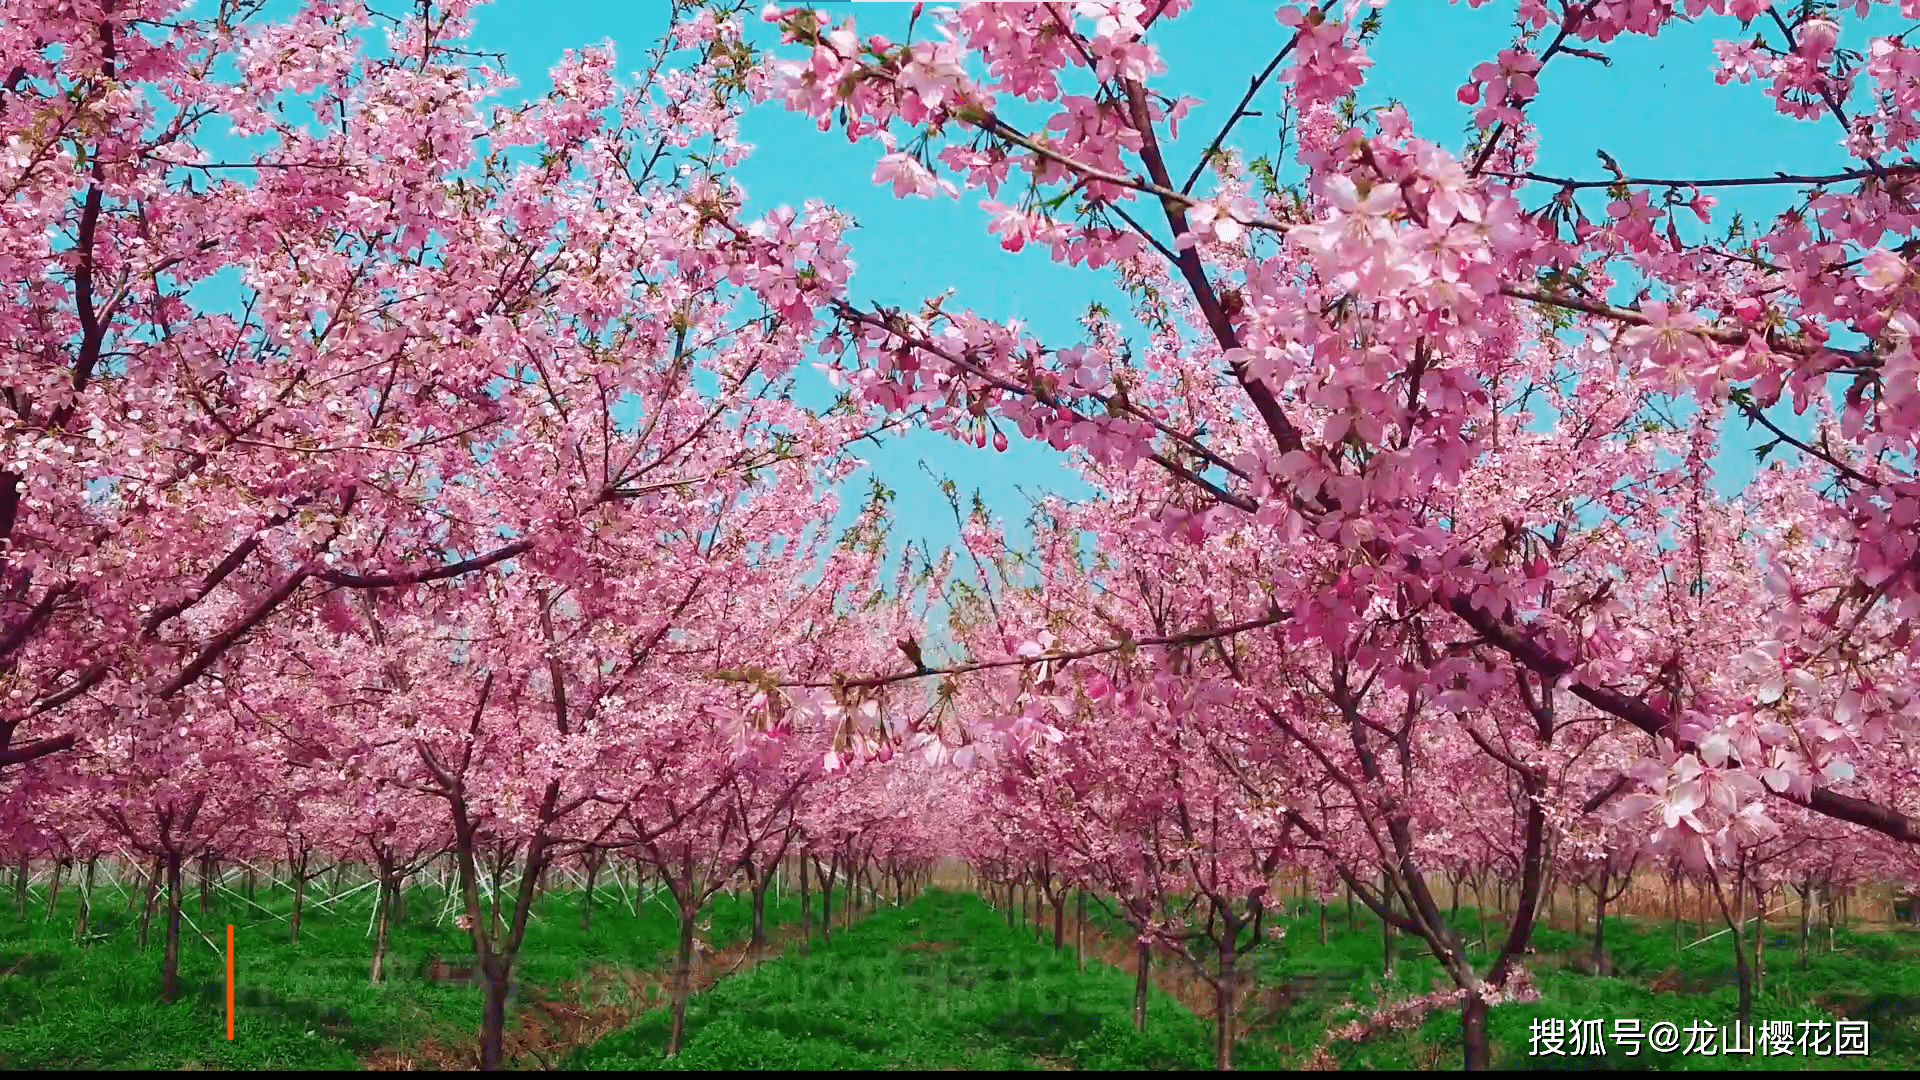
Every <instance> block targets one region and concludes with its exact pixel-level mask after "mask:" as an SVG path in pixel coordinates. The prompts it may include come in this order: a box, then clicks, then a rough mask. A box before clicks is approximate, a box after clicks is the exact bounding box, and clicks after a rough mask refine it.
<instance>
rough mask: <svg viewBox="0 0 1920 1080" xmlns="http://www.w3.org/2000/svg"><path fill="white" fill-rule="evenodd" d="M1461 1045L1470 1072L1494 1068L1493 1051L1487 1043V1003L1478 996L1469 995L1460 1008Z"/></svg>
mask: <svg viewBox="0 0 1920 1080" xmlns="http://www.w3.org/2000/svg"><path fill="white" fill-rule="evenodd" d="M1460 1044H1461V1047H1462V1049H1463V1050H1464V1051H1465V1057H1466V1062H1465V1064H1466V1070H1467V1071H1468V1072H1484V1071H1485V1070H1487V1069H1490V1068H1492V1067H1493V1049H1492V1046H1491V1045H1490V1044H1489V1043H1488V1042H1487V1002H1486V999H1485V998H1482V997H1481V996H1480V995H1478V994H1474V993H1468V994H1467V996H1466V1000H1465V1001H1464V1002H1463V1003H1462V1004H1461V1006H1460Z"/></svg>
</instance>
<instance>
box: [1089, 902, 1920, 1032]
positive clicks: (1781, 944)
mask: <svg viewBox="0 0 1920 1080" xmlns="http://www.w3.org/2000/svg"><path fill="white" fill-rule="evenodd" d="M1093 911H1094V912H1095V913H1097V914H1096V916H1095V917H1094V919H1093V921H1094V922H1095V923H1096V924H1098V925H1100V926H1101V928H1102V929H1103V930H1106V931H1107V932H1112V933H1119V934H1129V933H1130V932H1128V931H1126V930H1125V929H1124V924H1121V923H1119V922H1118V921H1117V920H1114V919H1112V918H1111V916H1109V915H1108V914H1106V913H1105V912H1101V911H1100V909H1099V908H1098V907H1097V906H1096V907H1095V908H1094V909H1093ZM1455 918H1456V925H1457V926H1458V928H1459V929H1460V931H1461V933H1462V935H1463V937H1465V938H1467V939H1468V940H1469V941H1471V940H1472V939H1474V938H1476V937H1477V936H1478V934H1479V929H1478V924H1477V923H1476V921H1475V919H1474V916H1473V912H1472V910H1471V909H1466V910H1463V911H1461V912H1460V913H1459V914H1458V915H1457V916H1456V917H1455ZM1279 921H1280V922H1281V924H1282V925H1283V926H1284V927H1285V929H1286V936H1285V938H1284V940H1283V941H1282V942H1280V943H1270V944H1267V945H1263V946H1262V947H1261V948H1260V949H1258V950H1257V951H1255V952H1254V953H1253V954H1252V955H1251V956H1250V957H1248V958H1245V959H1244V960H1243V965H1245V966H1247V967H1250V968H1251V969H1252V971H1253V972H1254V975H1253V978H1254V981H1255V986H1256V988H1257V989H1256V992H1255V995H1254V997H1253V1000H1252V1002H1251V1003H1250V1004H1249V1005H1247V1006H1246V1007H1245V1008H1244V1009H1243V1013H1242V1023H1243V1025H1245V1026H1246V1027H1247V1028H1249V1029H1250V1031H1249V1034H1248V1040H1249V1041H1250V1042H1253V1043H1255V1044H1259V1045H1261V1046H1264V1047H1266V1048H1267V1049H1269V1050H1270V1052H1272V1053H1274V1054H1276V1055H1277V1056H1279V1058H1280V1059H1281V1060H1282V1061H1284V1062H1286V1063H1287V1064H1289V1065H1297V1064H1299V1063H1300V1062H1301V1061H1302V1060H1303V1059H1304V1057H1305V1056H1306V1054H1307V1053H1308V1052H1309V1051H1310V1050H1311V1049H1312V1048H1313V1047H1314V1046H1315V1045H1317V1044H1318V1043H1319V1042H1320V1041H1321V1039H1322V1038H1323V1036H1324V1033H1325V1032H1326V1031H1327V1030H1328V1028H1329V1027H1330V1026H1338V1025H1339V1024H1341V1023H1344V1022H1345V1021H1347V1020H1349V1019H1352V1018H1354V1017H1355V1016H1357V1015H1358V1014H1357V1013H1356V1012H1355V1011H1354V1010H1352V1009H1347V1008H1342V1006H1344V1005H1347V1004H1348V1003H1353V1004H1355V1005H1358V1006H1361V1007H1363V1008H1370V1007H1372V1006H1373V1005H1375V1004H1376V1003H1379V1002H1381V1001H1383V1000H1396V999H1404V998H1407V997H1411V996H1414V995H1417V994H1422V993H1426V992H1427V991H1429V990H1433V989H1436V988H1438V987H1440V986H1441V985H1443V984H1445V983H1446V980H1445V979H1444V977H1443V975H1442V973H1441V970H1440V966H1439V964H1438V963H1437V962H1436V961H1434V960H1433V958H1432V956H1431V955H1430V954H1428V952H1427V950H1426V947H1425V944H1424V943H1423V942H1421V941H1420V940H1419V939H1417V938H1413V937H1409V936H1407V935H1405V934H1399V935H1396V938H1395V943H1394V953H1395V963H1394V972H1393V975H1392V977H1391V978H1387V977H1385V975H1384V972H1383V963H1382V959H1383V958H1382V952H1383V950H1382V947H1381V934H1380V922H1379V920H1378V919H1377V918H1374V917H1373V916H1372V915H1371V914H1370V913H1367V912H1366V911H1364V909H1362V910H1361V911H1360V912H1359V914H1358V916H1357V919H1356V920H1355V921H1356V923H1357V928H1355V929H1352V930H1349V929H1348V923H1347V917H1346V913H1345V911H1344V909H1342V908H1338V907H1334V908H1330V909H1329V911H1328V931H1329V937H1328V941H1327V944H1326V945H1324V946H1323V945H1321V944H1320V941H1319V934H1320V931H1319V916H1318V912H1317V909H1314V908H1312V907H1310V906H1305V905H1298V904H1295V905H1293V910H1292V912H1291V913H1290V914H1289V915H1288V916H1287V917H1285V918H1283V919H1281V920H1279ZM1713 929H1717V927H1709V932H1711V931H1712V930H1713ZM1488 930H1489V931H1490V932H1497V930H1498V927H1497V926H1496V925H1495V922H1494V920H1493V919H1492V918H1491V917H1490V918H1489V920H1488ZM1693 931H1694V927H1693V925H1692V924H1690V923H1689V924H1686V925H1684V926H1683V927H1682V932H1681V940H1682V944H1686V943H1688V942H1692V941H1694V940H1695V939H1696V938H1697V937H1699V936H1700V935H1698V934H1696V933H1694V932H1693ZM1816 939H1817V940H1816V941H1815V943H1814V946H1813V948H1812V950H1811V951H1810V954H1809V957H1808V960H1809V963H1808V966H1807V967H1806V968H1805V969H1802V968H1801V966H1800V957H1799V938H1798V933H1797V932H1794V931H1789V930H1788V929H1787V928H1786V927H1781V926H1776V927H1773V928H1771V929H1770V931H1769V933H1768V938H1767V944H1766V951H1765V956H1766V967H1767V972H1766V981H1765V987H1764V989H1762V990H1759V991H1757V992H1756V993H1755V995H1754V998H1753V1010H1752V1021H1753V1022H1755V1023H1761V1022H1764V1021H1767V1020H1791V1021H1795V1022H1799V1021H1803V1020H1816V1021H1817V1020H1831V1019H1833V1018H1835V1017H1836V1016H1844V1017H1846V1018H1848V1019H1853V1020H1862V1019H1864V1020H1867V1021H1868V1022H1869V1023H1870V1025H1871V1029H1870V1030H1871V1053H1870V1055H1869V1056H1868V1057H1865V1058H1859V1057H1848V1058H1833V1057H1828V1058H1809V1057H1802V1056H1798V1055H1795V1056H1783V1057H1772V1056H1766V1055H1733V1056H1719V1057H1713V1058H1707V1057H1701V1056H1683V1055H1680V1054H1677V1053H1676V1054H1657V1053H1650V1052H1648V1051H1647V1050H1646V1049H1644V1048H1643V1049H1642V1050H1641V1053H1640V1054H1639V1055H1638V1056H1637V1057H1628V1056H1625V1055H1623V1054H1622V1053H1621V1052H1619V1051H1618V1050H1617V1049H1615V1048H1613V1046H1612V1041H1611V1038H1609V1041H1608V1045H1609V1052H1608V1054H1607V1055H1606V1057H1605V1058H1600V1057H1587V1058H1565V1057H1532V1056H1530V1055H1529V1053H1528V1051H1529V1047H1530V1045H1531V1033H1532V1031H1533V1022H1534V1020H1536V1019H1554V1018H1558V1019H1561V1020H1565V1021H1569V1022H1571V1021H1574V1020H1585V1019H1599V1020H1602V1021H1604V1024H1603V1027H1604V1029H1605V1030H1606V1031H1607V1032H1608V1033H1609V1035H1610V1033H1611V1031H1612V1022H1613V1020H1615V1019H1617V1018H1637V1019H1639V1020H1640V1021H1641V1022H1642V1026H1643V1028H1644V1027H1645V1026H1647V1025H1650V1024H1652V1023H1654V1022H1655V1021H1660V1020H1665V1021H1670V1022H1672V1023H1674V1024H1676V1025H1678V1026H1679V1027H1680V1028H1681V1029H1682V1030H1683V1031H1684V1030H1685V1029H1686V1027H1687V1025H1688V1024H1690V1023H1693V1022H1695V1021H1699V1022H1705V1023H1710V1024H1713V1025H1715V1026H1716V1027H1717V1026H1723V1025H1728V1026H1730V1025H1732V1024H1733V1023H1734V1021H1735V1017H1736V1015H1737V1010H1738V997H1737V990H1736V986H1735V981H1734V965H1733V953H1732V945H1731V942H1730V935H1723V936H1721V937H1719V938H1715V939H1713V940H1711V941H1706V942H1703V943H1701V944H1698V945H1693V946H1692V947H1690V948H1686V949H1683V950H1682V951H1681V952H1679V953H1678V954H1677V955H1676V953H1675V951H1674V948H1673V936H1672V933H1671V929H1670V927H1669V924H1667V923H1665V922H1651V923H1649V922H1641V921H1639V920H1625V919H1617V918H1609V919H1608V920H1607V934H1606V944H1607V952H1608V953H1609V954H1610V956H1611V958H1612V971H1611V974H1610V975H1607V976H1597V975H1592V974H1587V973H1585V972H1584V971H1583V970H1581V968H1580V967H1579V966H1578V964H1579V962H1580V961H1583V960H1585V958H1586V957H1587V955H1588V951H1589V949H1590V947H1591V939H1590V938H1587V937H1585V936H1576V935H1574V934H1572V933H1569V932H1567V931H1565V930H1558V929H1553V928H1549V927H1544V926H1543V927H1539V928H1538V929H1537V930H1536V931H1535V934H1534V946H1535V950H1536V951H1535V953H1534V955H1531V956H1529V957H1527V958H1526V961H1527V967H1528V969H1529V970H1530V971H1531V973H1532V974H1533V977H1534V982H1535V985H1536V987H1537V988H1538V989H1539V992H1540V1000H1538V1001H1537V1002H1532V1003H1527V1004H1510V1005H1503V1006H1500V1007H1498V1008H1496V1009H1494V1010H1493V1011H1492V1013H1491V1016H1490V1018H1489V1021H1488V1034H1489V1040H1490V1042H1491V1044H1492V1049H1493V1054H1494V1064H1495V1066H1496V1067H1502V1068H1579V1069H1595V1068H1607V1069H1672V1068H1690V1069H1693V1068H1720V1069H1724V1068H1767V1069H1775V1068H1782V1067H1788V1068H1806V1067H1810V1066H1811V1067H1823V1068H1871V1069H1893V1068H1902V1069H1906V1068H1914V1067H1920V1010H1917V1009H1916V1007H1915V1006H1916V1005H1920V931H1915V930H1911V929H1898V930H1894V931H1891V932H1884V933H1848V932H1845V931H1842V932H1839V933H1838V934H1837V935H1836V939H1835V944H1836V946H1837V949H1836V950H1835V951H1828V950H1827V948H1826V943H1825V935H1824V934H1818V935H1816ZM1496 940H1497V938H1496ZM1201 944H1203V945H1204V942H1202V943H1201ZM1472 953H1473V956H1474V959H1475V960H1476V962H1477V965H1478V967H1479V970H1481V971H1483V972H1484V971H1485V970H1486V967H1487V964H1488V962H1489V960H1490V957H1489V955H1488V954H1487V952H1486V951H1485V950H1484V949H1477V948H1476V949H1474V950H1472ZM1656 986H1658V987H1659V988H1658V989H1656V988H1655V987H1656ZM1459 1025H1460V1015H1459V1013H1458V1011H1457V1010H1446V1011H1437V1012H1434V1013H1432V1014H1429V1015H1428V1017H1427V1018H1426V1020H1425V1021H1424V1022H1423V1023H1421V1024H1420V1025H1419V1026H1418V1027H1417V1028H1415V1029H1412V1030H1408V1031H1399V1032H1387V1033H1384V1034H1380V1035H1376V1036H1374V1037H1372V1038H1370V1039H1367V1040H1365V1041H1363V1042H1359V1043H1339V1042H1336V1043H1334V1044H1332V1045H1331V1046H1330V1047H1329V1051H1330V1053H1331V1054H1332V1055H1333V1057H1334V1060H1335V1061H1336V1062H1338V1063H1339V1065H1340V1066H1341V1067H1342V1068H1348V1069H1387V1068H1434V1067H1440V1068H1458V1067H1459V1066H1460V1062H1461V1059H1462V1050H1461V1042H1460V1029H1459Z"/></svg>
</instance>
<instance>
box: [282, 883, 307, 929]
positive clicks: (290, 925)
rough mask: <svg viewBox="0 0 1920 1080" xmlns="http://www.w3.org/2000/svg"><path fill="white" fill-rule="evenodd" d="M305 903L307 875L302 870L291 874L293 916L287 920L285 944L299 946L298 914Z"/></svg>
mask: <svg viewBox="0 0 1920 1080" xmlns="http://www.w3.org/2000/svg"><path fill="white" fill-rule="evenodd" d="M306 903H307V875H306V873H305V872H304V871H303V870H295V871H294V872H293V914H292V915H291V916H290V917H289V918H288V919H287V943H288V944H290V945H298V944H300V912H301V911H302V909H304V908H305V907H306Z"/></svg>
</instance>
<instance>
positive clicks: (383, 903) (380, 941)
mask: <svg viewBox="0 0 1920 1080" xmlns="http://www.w3.org/2000/svg"><path fill="white" fill-rule="evenodd" d="M375 888H376V889H378V890H379V891H378V893H377V894H376V895H375V896H374V898H373V909H374V924H375V925H374V931H373V965H372V967H371V968H370V969H369V970H368V972H367V978H368V981H369V982H376V983H377V982H379V981H380V976H381V974H382V972H381V968H382V965H383V964H384V963H385V961H386V958H387V922H388V920H389V919H390V918H391V917H392V915H393V892H392V889H393V884H392V878H391V877H390V876H389V875H387V874H381V875H380V884H379V885H377V886H375Z"/></svg>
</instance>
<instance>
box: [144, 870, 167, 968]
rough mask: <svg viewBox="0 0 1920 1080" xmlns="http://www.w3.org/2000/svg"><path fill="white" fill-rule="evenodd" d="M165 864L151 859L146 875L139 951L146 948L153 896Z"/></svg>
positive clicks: (157, 889) (158, 885)
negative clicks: (150, 865)
mask: <svg viewBox="0 0 1920 1080" xmlns="http://www.w3.org/2000/svg"><path fill="white" fill-rule="evenodd" d="M165 866H166V863H165V862H164V861H163V860H162V859H159V858H156V859H154V860H153V871H152V872H151V873H149V874H148V875H147V899H146V903H145V904H143V905H142V906H141V908H140V935H139V945H140V951H141V952H145V951H146V950H147V926H148V924H149V923H151V922H152V921H153V902H154V898H155V897H157V896H158V895H159V894H160V875H161V874H162V873H163V872H164V868H165Z"/></svg>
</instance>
